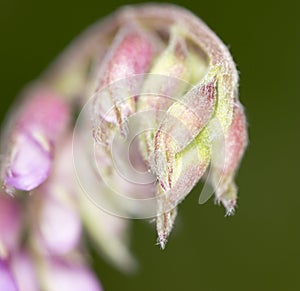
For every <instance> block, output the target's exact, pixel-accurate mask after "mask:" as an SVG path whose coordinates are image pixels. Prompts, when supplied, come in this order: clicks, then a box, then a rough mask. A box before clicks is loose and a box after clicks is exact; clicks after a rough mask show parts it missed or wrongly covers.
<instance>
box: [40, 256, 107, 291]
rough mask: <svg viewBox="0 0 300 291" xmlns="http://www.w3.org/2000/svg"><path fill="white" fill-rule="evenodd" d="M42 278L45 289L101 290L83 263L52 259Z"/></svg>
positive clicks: (53, 290) (70, 290)
mask: <svg viewBox="0 0 300 291" xmlns="http://www.w3.org/2000/svg"><path fill="white" fill-rule="evenodd" d="M44 278H46V281H45V282H44V283H45V284H46V285H45V286H46V290H47V291H58V290H59V291H83V290H88V291H101V290H103V289H102V287H101V285H100V283H99V282H98V280H97V278H96V277H95V275H94V274H93V273H92V271H91V270H89V269H88V267H87V266H85V265H83V264H78V263H71V262H66V261H62V260H58V259H52V260H51V261H50V262H49V266H48V270H47V273H46V276H45V277H44Z"/></svg>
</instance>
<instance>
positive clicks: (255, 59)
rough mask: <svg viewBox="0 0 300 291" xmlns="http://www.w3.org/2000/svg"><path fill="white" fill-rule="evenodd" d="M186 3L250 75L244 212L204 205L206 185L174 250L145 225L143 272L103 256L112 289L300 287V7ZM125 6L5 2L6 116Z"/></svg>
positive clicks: (138, 246)
mask: <svg viewBox="0 0 300 291" xmlns="http://www.w3.org/2000/svg"><path fill="white" fill-rule="evenodd" d="M103 2H104V3H103ZM177 3H178V4H182V5H184V6H185V7H187V8H189V9H190V10H192V11H193V12H194V13H195V14H197V15H199V16H200V17H201V18H202V19H203V20H204V21H206V22H207V24H208V25H209V26H210V27H211V28H212V29H213V30H215V31H216V32H217V34H218V35H219V36H220V37H221V38H222V39H223V40H224V42H225V43H226V44H228V45H229V47H230V50H231V52H232V54H233V56H234V59H235V61H236V63H237V65H238V69H239V71H240V77H241V86H240V96H241V100H242V102H243V104H244V105H245V106H246V109H247V115H248V119H249V132H250V146H249V148H248V151H247V153H246V156H245V158H244V160H243V163H242V166H241V169H240V172H239V175H238V178H237V182H238V185H239V197H240V198H239V208H238V211H237V213H236V215H235V216H234V217H230V218H224V209H223V208H221V207H218V206H214V205H213V201H212V200H210V201H209V202H208V203H206V204H205V205H198V203H197V201H198V196H199V193H200V188H195V189H194V190H193V191H192V193H191V194H190V195H189V196H188V198H187V199H186V200H185V201H184V203H182V204H181V206H180V216H179V219H178V220H177V224H176V228H175V231H174V233H173V234H172V236H171V238H170V241H169V244H168V246H167V249H166V250H165V251H161V250H160V249H159V248H158V247H157V246H155V231H154V227H153V226H152V225H148V223H146V222H143V221H136V222H134V226H133V237H132V249H133V252H134V253H135V254H136V257H137V258H138V259H139V261H140V269H139V271H138V273H137V274H134V275H131V276H125V275H122V274H121V273H119V272H118V271H117V270H115V269H114V268H112V267H110V266H109V265H107V264H106V263H105V262H104V261H103V260H102V259H101V258H97V259H96V262H97V272H98V273H99V276H100V278H101V281H102V283H103V285H104V287H105V289H106V290H107V291H114V290H131V291H134V290H145V291H146V290H218V291H219V290H220V291H221V290H222V291H223V290H300V282H299V280H300V274H299V272H300V227H299V222H300V215H299V213H300V211H299V209H300V191H299V187H298V182H299V181H300V179H299V160H300V159H299V146H300V142H299V125H300V122H299V121H300V120H299V99H300V94H299V93H300V92H299V91H300V89H299V88H300V79H299V77H300V73H299V65H300V64H299V53H300V46H299V44H300V32H299V24H300V21H299V10H300V9H299V5H296V1H294V2H292V1H289V0H288V1H287V0H285V1H280V3H277V2H276V1H262V0H253V1H241V0H236V1H234V0H226V1H225V0H220V1H217V0H214V1H210V0H209V1H205V0H201V1H184V2H182V3H180V2H177ZM122 4H126V2H121V1H100V0H97V1H92V0H84V1H62V0H52V1H41V0H35V1H33V0H18V1H17V0H1V2H0V17H1V18H0V19H1V20H0V21H1V22H0V37H1V43H0V60H1V66H0V70H1V90H0V94H1V106H0V114H1V117H3V114H4V113H5V112H6V110H7V108H8V106H9V104H10V103H11V102H12V101H13V99H14V97H15V96H16V95H17V93H18V91H20V89H21V88H22V87H23V86H24V85H25V84H26V83H27V82H29V81H30V80H32V79H34V78H36V77H38V75H39V74H40V73H41V71H42V70H43V69H44V68H45V67H46V66H47V65H48V64H49V63H50V62H51V60H53V59H54V57H55V56H56V55H57V54H58V53H59V52H60V51H61V50H62V49H63V48H64V47H65V46H66V45H67V44H68V43H69V42H70V40H71V39H72V38H73V37H75V36H76V35H77V34H78V33H79V32H80V31H82V30H83V29H84V28H85V27H86V26H88V25H89V24H91V23H93V22H94V21H95V20H97V19H99V18H101V17H102V16H104V15H107V14H108V13H110V12H112V11H113V10H115V9H116V8H117V7H118V6H120V5H122ZM28 291H30V290H28ZM58 291H59V290H58Z"/></svg>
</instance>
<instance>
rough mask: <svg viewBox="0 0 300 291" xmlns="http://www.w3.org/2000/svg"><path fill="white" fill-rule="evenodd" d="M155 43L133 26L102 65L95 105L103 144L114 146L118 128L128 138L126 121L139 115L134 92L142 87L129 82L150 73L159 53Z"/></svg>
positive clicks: (117, 39) (123, 31) (118, 38)
mask: <svg viewBox="0 0 300 291" xmlns="http://www.w3.org/2000/svg"><path fill="white" fill-rule="evenodd" d="M155 42H156V40H155V39H154V37H153V36H151V34H150V33H149V32H147V33H146V32H145V31H143V30H142V29H139V28H137V27H135V26H133V25H129V26H128V27H125V28H123V29H121V30H120V31H119V33H118V34H117V36H116V37H115V40H114V42H113V44H112V46H111V48H110V51H109V52H108V54H107V56H106V58H105V59H104V60H103V61H102V66H101V68H100V73H99V75H98V78H99V80H100V84H99V88H98V90H97V91H98V92H99V93H100V94H99V96H98V97H97V96H96V98H95V105H94V112H95V113H94V115H95V117H94V118H95V123H96V124H95V126H96V137H97V138H98V139H99V140H100V141H101V142H103V143H106V144H107V143H110V135H111V131H113V129H114V127H117V128H119V130H120V131H121V133H122V134H124V135H126V131H127V129H126V119H127V117H128V116H130V115H131V114H132V113H133V112H135V103H136V100H135V98H136V96H134V95H133V92H135V91H136V87H137V86H140V84H136V83H135V82H132V79H130V78H129V79H126V78H127V77H131V76H133V75H138V74H143V73H146V72H147V71H148V69H149V67H150V64H151V62H152V59H153V57H154V54H155V52H156V50H157V45H156V43H155ZM120 80H122V81H121V84H122V85H121V86H120V85H119V84H116V86H114V84H113V83H114V82H116V81H120ZM120 87H121V88H120ZM97 127H99V129H97Z"/></svg>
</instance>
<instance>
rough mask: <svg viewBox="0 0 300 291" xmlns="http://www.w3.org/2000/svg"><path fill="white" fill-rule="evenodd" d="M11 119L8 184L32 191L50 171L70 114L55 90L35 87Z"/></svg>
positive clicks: (7, 168) (6, 171)
mask: <svg viewBox="0 0 300 291" xmlns="http://www.w3.org/2000/svg"><path fill="white" fill-rule="evenodd" d="M20 108H21V109H20V110H19V111H16V113H15V116H14V118H15V120H13V121H11V130H10V131H11V132H9V133H8V138H7V139H8V144H7V145H6V147H8V148H9V149H10V152H9V153H8V162H7V165H6V169H5V185H6V186H9V187H13V188H16V189H20V190H25V191H30V190H32V189H34V188H36V187H37V186H39V185H40V184H42V183H43V182H44V181H45V180H46V179H47V177H48V176H49V174H50V170H51V165H52V159H53V150H54V146H55V145H56V143H57V141H58V139H59V138H60V136H61V134H62V133H63V132H64V131H65V129H66V127H67V125H68V122H69V118H70V116H69V115H70V114H69V109H68V106H67V104H65V102H64V101H63V100H61V99H60V97H59V96H57V95H56V94H55V93H52V92H50V91H48V90H45V89H40V88H38V89H33V90H32V91H29V94H28V96H27V98H26V99H25V101H24V102H23V104H21V106H20Z"/></svg>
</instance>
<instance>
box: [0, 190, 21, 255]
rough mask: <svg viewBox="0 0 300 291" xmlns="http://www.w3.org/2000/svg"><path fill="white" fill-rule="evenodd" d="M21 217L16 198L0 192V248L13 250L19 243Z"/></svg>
mask: <svg viewBox="0 0 300 291" xmlns="http://www.w3.org/2000/svg"><path fill="white" fill-rule="evenodd" d="M21 223H22V215H21V209H20V206H19V204H18V201H17V199H16V198H12V197H10V196H8V195H6V194H4V193H1V192H0V247H1V246H2V247H3V248H4V251H8V250H13V249H15V248H16V247H17V245H18V243H19V238H20V233H21Z"/></svg>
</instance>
